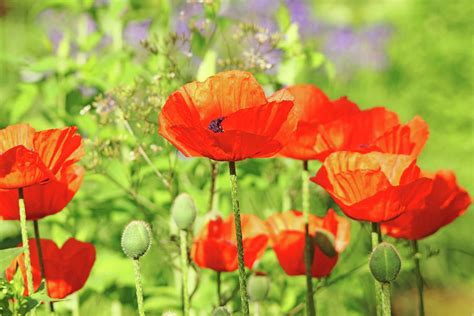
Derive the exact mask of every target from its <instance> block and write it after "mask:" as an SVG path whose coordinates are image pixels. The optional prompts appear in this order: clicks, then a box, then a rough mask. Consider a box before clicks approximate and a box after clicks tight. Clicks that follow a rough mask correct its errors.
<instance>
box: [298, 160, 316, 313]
mask: <svg viewBox="0 0 474 316" xmlns="http://www.w3.org/2000/svg"><path fill="white" fill-rule="evenodd" d="M301 180H302V191H303V196H302V199H303V203H302V204H303V214H304V220H305V225H304V236H305V247H304V266H305V274H306V314H307V315H308V316H315V315H316V307H315V299H314V296H313V276H312V274H311V266H312V263H313V254H312V249H311V248H312V247H311V236H310V235H309V172H308V161H307V160H304V161H303V172H302V177H301Z"/></svg>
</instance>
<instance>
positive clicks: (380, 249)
mask: <svg viewBox="0 0 474 316" xmlns="http://www.w3.org/2000/svg"><path fill="white" fill-rule="evenodd" d="M401 266H402V261H401V259H400V255H399V254H398V251H397V249H396V248H395V247H394V246H393V245H391V244H389V243H386V242H382V243H381V244H379V245H378V246H377V247H376V248H375V249H374V250H373V251H372V254H371V255H370V258H369V268H370V272H372V275H373V276H374V278H375V279H376V280H377V281H379V282H391V281H393V280H395V279H396V278H397V276H398V273H399V272H400V268H401Z"/></svg>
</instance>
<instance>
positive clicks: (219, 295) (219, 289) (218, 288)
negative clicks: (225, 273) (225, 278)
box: [217, 271, 222, 306]
mask: <svg viewBox="0 0 474 316" xmlns="http://www.w3.org/2000/svg"><path fill="white" fill-rule="evenodd" d="M217 306H222V290H221V272H220V271H217Z"/></svg>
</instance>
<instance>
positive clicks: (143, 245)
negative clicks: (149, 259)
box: [122, 221, 152, 259]
mask: <svg viewBox="0 0 474 316" xmlns="http://www.w3.org/2000/svg"><path fill="white" fill-rule="evenodd" d="M151 239H152V236H151V228H150V225H149V224H148V223H146V222H144V221H132V222H130V223H129V224H128V225H127V226H126V227H125V229H124V230H123V233H122V250H123V252H124V253H125V255H127V257H129V258H132V259H138V258H140V257H141V256H143V255H145V254H146V253H147V252H148V249H150V246H151Z"/></svg>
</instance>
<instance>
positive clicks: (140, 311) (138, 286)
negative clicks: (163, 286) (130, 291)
mask: <svg viewBox="0 0 474 316" xmlns="http://www.w3.org/2000/svg"><path fill="white" fill-rule="evenodd" d="M133 269H134V271H135V287H136V290H137V303H138V314H139V315H140V316H145V309H144V307H143V289H142V276H141V273H140V259H133Z"/></svg>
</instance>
